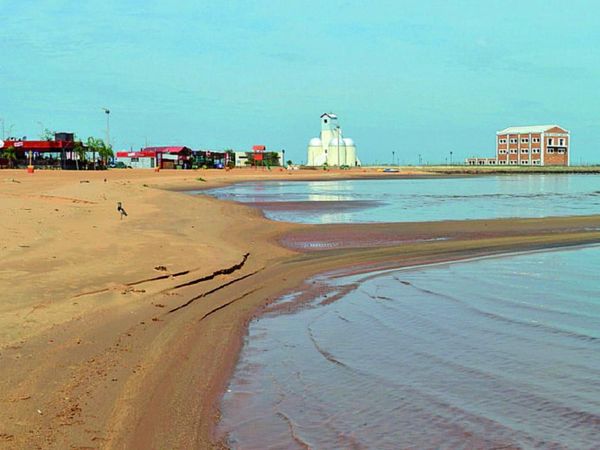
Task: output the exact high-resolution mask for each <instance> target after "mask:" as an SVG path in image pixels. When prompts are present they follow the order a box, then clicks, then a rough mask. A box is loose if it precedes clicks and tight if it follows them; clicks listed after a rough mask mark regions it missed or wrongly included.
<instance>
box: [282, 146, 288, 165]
mask: <svg viewBox="0 0 600 450" xmlns="http://www.w3.org/2000/svg"><path fill="white" fill-rule="evenodd" d="M281 154H282V155H283V156H282V157H281V158H282V159H283V161H281V166H282V167H287V163H286V162H285V148H282V149H281Z"/></svg>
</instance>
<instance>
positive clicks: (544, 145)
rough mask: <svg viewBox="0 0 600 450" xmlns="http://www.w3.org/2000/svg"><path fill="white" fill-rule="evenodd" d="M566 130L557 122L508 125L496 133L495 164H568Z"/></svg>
mask: <svg viewBox="0 0 600 450" xmlns="http://www.w3.org/2000/svg"><path fill="white" fill-rule="evenodd" d="M569 159H570V135H569V131H568V130H565V129H564V128H562V127H560V126H558V125H535V126H527V127H509V128H505V129H504V130H500V131H498V132H497V133H496V160H497V161H498V165H530V166H568V165H569Z"/></svg>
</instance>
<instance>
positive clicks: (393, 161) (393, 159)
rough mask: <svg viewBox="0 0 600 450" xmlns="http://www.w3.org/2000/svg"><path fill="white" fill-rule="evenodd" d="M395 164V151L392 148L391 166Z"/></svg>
mask: <svg viewBox="0 0 600 450" xmlns="http://www.w3.org/2000/svg"><path fill="white" fill-rule="evenodd" d="M395 165H396V152H395V151H394V150H392V166H395Z"/></svg>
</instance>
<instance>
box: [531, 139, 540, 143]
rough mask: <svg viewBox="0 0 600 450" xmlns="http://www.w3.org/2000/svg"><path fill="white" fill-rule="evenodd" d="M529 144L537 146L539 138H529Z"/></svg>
mask: <svg viewBox="0 0 600 450" xmlns="http://www.w3.org/2000/svg"><path fill="white" fill-rule="evenodd" d="M531 142H533V143H534V144H539V143H540V138H531Z"/></svg>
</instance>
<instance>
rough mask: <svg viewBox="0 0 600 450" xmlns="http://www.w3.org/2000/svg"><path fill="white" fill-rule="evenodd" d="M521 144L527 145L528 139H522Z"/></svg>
mask: <svg viewBox="0 0 600 450" xmlns="http://www.w3.org/2000/svg"><path fill="white" fill-rule="evenodd" d="M521 144H529V138H522V139H521Z"/></svg>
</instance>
